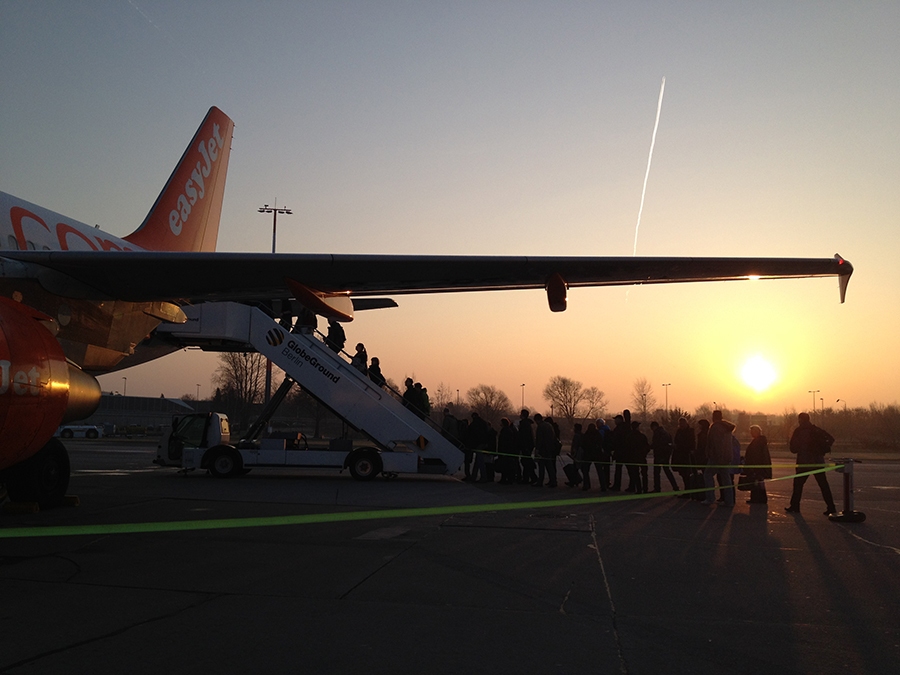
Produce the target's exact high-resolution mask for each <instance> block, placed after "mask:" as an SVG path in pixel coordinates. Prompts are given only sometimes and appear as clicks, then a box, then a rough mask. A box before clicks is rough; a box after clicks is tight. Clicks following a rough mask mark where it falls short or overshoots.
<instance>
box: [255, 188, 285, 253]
mask: <svg viewBox="0 0 900 675" xmlns="http://www.w3.org/2000/svg"><path fill="white" fill-rule="evenodd" d="M275 201H276V202H277V201H278V200H275ZM259 212H260V213H271V214H272V253H275V232H276V230H277V229H278V214H279V213H283V214H284V215H286V216H291V215H293V212H292V211H291V210H290V209H285V208H280V209H279V208H278V207H277V206H276V205H275V204H273V205H272V206H269V205H268V204H266V205H264V206H263V207H262V208H261V209H259Z"/></svg>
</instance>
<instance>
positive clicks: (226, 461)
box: [207, 446, 244, 478]
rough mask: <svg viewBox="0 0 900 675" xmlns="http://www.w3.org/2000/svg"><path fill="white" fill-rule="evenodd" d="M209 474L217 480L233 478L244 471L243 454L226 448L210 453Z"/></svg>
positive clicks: (214, 449)
mask: <svg viewBox="0 0 900 675" xmlns="http://www.w3.org/2000/svg"><path fill="white" fill-rule="evenodd" d="M207 466H208V467H209V472H210V473H211V474H212V475H213V476H215V477H216V478H233V477H234V476H237V475H238V474H240V473H241V472H242V471H243V470H244V462H243V460H242V459H241V453H239V452H238V451H237V450H235V449H234V448H228V447H225V446H222V447H218V448H213V449H212V450H210V451H209V460H208V462H207Z"/></svg>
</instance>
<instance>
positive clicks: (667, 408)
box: [663, 382, 672, 420]
mask: <svg viewBox="0 0 900 675" xmlns="http://www.w3.org/2000/svg"><path fill="white" fill-rule="evenodd" d="M663 386H664V387H665V388H666V419H667V420H668V418H669V387H671V386H672V383H671V382H667V383H666V384H664V385H663Z"/></svg>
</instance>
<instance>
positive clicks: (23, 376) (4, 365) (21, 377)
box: [0, 360, 41, 396]
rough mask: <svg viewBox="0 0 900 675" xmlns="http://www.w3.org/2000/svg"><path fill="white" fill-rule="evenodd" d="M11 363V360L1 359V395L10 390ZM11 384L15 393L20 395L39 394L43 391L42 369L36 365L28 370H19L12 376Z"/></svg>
mask: <svg viewBox="0 0 900 675" xmlns="http://www.w3.org/2000/svg"><path fill="white" fill-rule="evenodd" d="M11 365H12V364H11V363H10V362H9V361H6V360H0V395H2V394H5V393H6V392H7V391H8V390H9V385H10V366H11ZM11 384H12V390H13V393H15V394H16V395H18V396H25V395H26V394H31V395H32V396H37V395H38V394H40V393H41V371H39V370H38V369H37V367H35V366H32V367H31V370H29V371H28V372H25V371H24V370H18V371H16V373H15V374H14V375H13V376H12V382H11Z"/></svg>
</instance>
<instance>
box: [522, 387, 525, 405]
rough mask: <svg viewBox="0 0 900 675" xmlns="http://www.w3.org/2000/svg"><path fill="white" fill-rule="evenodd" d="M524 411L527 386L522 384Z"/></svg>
mask: <svg viewBox="0 0 900 675" xmlns="http://www.w3.org/2000/svg"><path fill="white" fill-rule="evenodd" d="M522 410H525V384H524V383H523V384H522Z"/></svg>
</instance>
